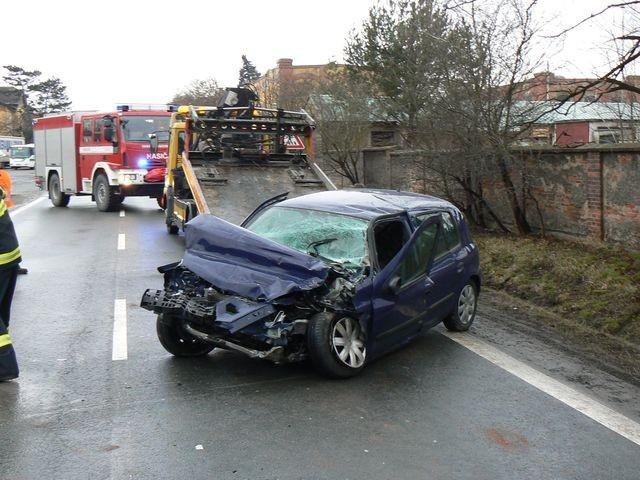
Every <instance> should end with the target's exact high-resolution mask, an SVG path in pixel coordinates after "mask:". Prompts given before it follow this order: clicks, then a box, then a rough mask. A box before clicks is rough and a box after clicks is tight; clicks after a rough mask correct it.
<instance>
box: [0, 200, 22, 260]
mask: <svg viewBox="0 0 640 480" xmlns="http://www.w3.org/2000/svg"><path fill="white" fill-rule="evenodd" d="M20 260H22V258H21V257H20V247H19V246H18V238H17V237H16V231H15V229H14V228H13V222H12V221H11V217H10V216H9V212H8V211H7V204H6V203H5V201H4V199H2V200H0V270H2V269H5V268H9V267H13V266H14V265H17V264H18V263H20Z"/></svg>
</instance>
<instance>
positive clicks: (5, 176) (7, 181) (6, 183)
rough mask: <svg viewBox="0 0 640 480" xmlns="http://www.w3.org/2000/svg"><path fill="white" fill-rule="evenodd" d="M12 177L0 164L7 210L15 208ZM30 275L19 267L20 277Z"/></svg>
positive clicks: (1, 188)
mask: <svg viewBox="0 0 640 480" xmlns="http://www.w3.org/2000/svg"><path fill="white" fill-rule="evenodd" d="M11 186H12V183H11V175H9V172H7V171H6V170H4V169H3V168H2V164H0V191H2V192H3V194H4V204H5V206H6V208H10V207H13V201H12V200H11ZM27 273H29V270H27V269H26V268H23V267H20V266H19V267H18V275H26V274H27Z"/></svg>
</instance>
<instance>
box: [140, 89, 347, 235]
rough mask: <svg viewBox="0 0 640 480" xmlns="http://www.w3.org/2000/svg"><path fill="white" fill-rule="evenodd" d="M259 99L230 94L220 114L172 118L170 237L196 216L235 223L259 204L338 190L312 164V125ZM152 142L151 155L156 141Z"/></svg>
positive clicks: (185, 110) (167, 191)
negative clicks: (261, 103) (265, 105)
mask: <svg viewBox="0 0 640 480" xmlns="http://www.w3.org/2000/svg"><path fill="white" fill-rule="evenodd" d="M257 100H258V97H257V95H256V94H255V93H254V92H253V91H252V90H250V89H248V88H227V89H226V93H225V95H224V96H223V98H222V99H221V100H220V102H219V104H218V106H217V107H201V106H191V105H182V106H179V107H177V111H174V112H173V114H172V116H171V124H170V136H169V154H168V155H169V158H168V162H167V175H166V178H165V188H164V198H165V201H166V205H165V206H166V210H165V211H166V225H167V230H168V232H169V233H171V234H177V233H178V232H179V231H180V229H182V230H184V226H185V224H186V223H187V222H188V221H189V220H191V219H193V218H194V217H196V216H197V215H201V214H213V215H215V216H218V217H220V218H222V219H224V220H226V221H228V222H231V223H234V224H240V223H241V222H242V220H243V219H244V218H245V217H246V216H247V215H249V213H251V212H252V211H253V210H254V209H255V208H256V207H257V206H259V205H261V204H262V205H261V206H267V205H269V204H271V203H275V202H277V201H279V200H282V199H284V198H287V197H288V198H291V197H296V196H300V195H305V194H307V193H313V192H317V191H322V190H335V189H336V187H335V185H334V184H333V183H332V182H331V180H330V179H329V178H328V177H327V175H326V174H325V173H324V172H323V171H322V170H321V169H320V167H319V166H318V165H317V164H316V163H315V162H314V161H313V130H314V128H315V123H314V121H313V118H311V117H310V116H309V114H308V113H307V112H305V111H304V110H300V111H288V110H283V109H271V108H263V107H260V106H257ZM151 142H152V147H151V148H152V151H153V150H155V149H156V148H157V147H156V145H157V138H154V137H152V139H151Z"/></svg>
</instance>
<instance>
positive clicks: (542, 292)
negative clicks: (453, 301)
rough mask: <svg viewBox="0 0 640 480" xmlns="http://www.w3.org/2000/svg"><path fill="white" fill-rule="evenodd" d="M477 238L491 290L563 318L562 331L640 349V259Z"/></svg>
mask: <svg viewBox="0 0 640 480" xmlns="http://www.w3.org/2000/svg"><path fill="white" fill-rule="evenodd" d="M475 238H476V241H477V243H478V245H479V248H480V262H481V265H482V269H483V272H484V275H485V282H484V283H485V285H487V286H489V287H491V288H493V289H495V290H499V291H502V292H506V293H508V294H510V295H512V296H513V297H516V298H519V299H521V300H526V301H527V302H530V303H532V304H534V305H537V306H539V307H541V308H543V309H544V310H545V311H548V312H550V313H553V314H556V315H558V317H559V318H560V319H562V322H560V321H558V322H556V323H558V325H559V327H558V328H560V325H561V326H562V328H564V329H570V330H573V331H574V332H575V334H576V335H577V334H580V335H584V336H585V337H587V336H588V333H584V332H590V331H593V332H598V333H600V334H606V335H608V336H612V337H615V338H616V339H619V340H621V341H623V342H628V343H630V344H633V345H636V346H640V253H638V252H628V251H625V250H623V249H622V248H619V247H616V246H611V245H600V244H598V245H592V244H578V243H573V242H569V241H561V240H549V239H540V238H531V237H527V238H522V237H514V236H501V235H493V234H486V233H483V234H476V235H475ZM580 327H584V328H580ZM598 338H602V339H601V340H600V341H605V340H604V338H609V337H606V336H605V337H598ZM612 340H613V339H612ZM605 343H607V342H606V341H605Z"/></svg>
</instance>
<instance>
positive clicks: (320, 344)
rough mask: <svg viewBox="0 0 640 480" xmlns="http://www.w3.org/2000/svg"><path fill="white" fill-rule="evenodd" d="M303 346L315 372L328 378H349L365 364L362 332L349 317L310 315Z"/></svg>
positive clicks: (326, 314)
mask: <svg viewBox="0 0 640 480" xmlns="http://www.w3.org/2000/svg"><path fill="white" fill-rule="evenodd" d="M307 345H308V348H309V356H310V357H311V362H312V363H313V365H314V367H315V368H316V370H318V371H319V372H320V373H321V374H323V375H326V376H328V377H331V378H347V377H352V376H354V375H356V374H358V373H359V372H360V371H361V370H362V369H363V368H364V366H365V364H366V362H367V348H366V343H365V337H364V332H363V331H362V328H361V327H360V322H358V320H356V319H355V318H352V317H347V316H342V315H332V314H329V313H319V314H316V315H314V316H313V317H311V319H310V320H309V327H308V330H307Z"/></svg>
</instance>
